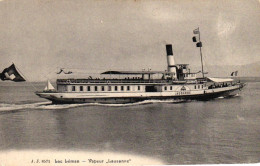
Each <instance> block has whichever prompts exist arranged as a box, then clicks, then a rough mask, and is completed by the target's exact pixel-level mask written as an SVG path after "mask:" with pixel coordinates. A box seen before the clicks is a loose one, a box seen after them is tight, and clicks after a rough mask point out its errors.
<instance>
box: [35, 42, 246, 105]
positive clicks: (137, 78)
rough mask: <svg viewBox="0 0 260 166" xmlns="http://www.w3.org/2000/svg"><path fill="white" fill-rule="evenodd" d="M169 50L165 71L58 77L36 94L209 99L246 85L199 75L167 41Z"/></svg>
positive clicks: (111, 99)
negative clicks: (177, 58) (181, 61)
mask: <svg viewBox="0 0 260 166" xmlns="http://www.w3.org/2000/svg"><path fill="white" fill-rule="evenodd" d="M166 52H167V63H168V70H166V71H150V70H149V71H144V70H143V71H105V72H103V73H101V75H102V76H104V77H103V78H102V79H100V78H91V77H89V78H87V79H57V82H56V83H57V90H55V89H54V88H53V86H52V85H51V84H50V83H48V86H47V87H46V88H45V90H44V91H42V92H36V94H37V95H38V96H40V97H42V98H46V99H48V100H51V101H52V102H53V103H58V104H62V103H118V104H122V103H132V102H138V101H143V100H150V99H160V100H161V99H175V100H180V99H185V100H186V99H187V100H189V99H191V100H209V99H212V98H216V97H220V96H223V97H227V96H233V95H236V94H237V93H238V91H239V90H241V88H243V87H244V83H241V82H240V81H234V80H233V79H231V78H226V79H221V78H212V77H197V74H198V73H191V72H190V69H189V66H188V64H175V60H174V56H173V51H172V45H170V44H169V45H166ZM155 75H156V76H157V77H156V78H154V77H155ZM203 75H204V74H203ZM107 76H109V78H108V77H107ZM111 76H114V77H113V78H111ZM115 76H116V77H115ZM158 76H159V78H158ZM122 77H123V78H122Z"/></svg>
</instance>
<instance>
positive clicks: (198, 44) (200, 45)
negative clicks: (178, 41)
mask: <svg viewBox="0 0 260 166" xmlns="http://www.w3.org/2000/svg"><path fill="white" fill-rule="evenodd" d="M193 33H194V34H198V35H199V42H197V39H196V36H194V37H193V38H192V39H193V42H197V43H196V46H197V47H199V48H200V61H201V72H202V77H203V78H204V69H203V59H202V50H201V47H202V42H201V41H200V29H199V27H198V28H197V29H195V30H193Z"/></svg>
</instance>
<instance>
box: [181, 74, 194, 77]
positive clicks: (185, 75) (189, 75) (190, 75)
mask: <svg viewBox="0 0 260 166" xmlns="http://www.w3.org/2000/svg"><path fill="white" fill-rule="evenodd" d="M184 77H196V74H184Z"/></svg>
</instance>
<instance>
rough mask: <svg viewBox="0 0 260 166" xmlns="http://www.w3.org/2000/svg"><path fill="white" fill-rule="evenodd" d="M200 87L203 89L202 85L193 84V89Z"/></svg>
mask: <svg viewBox="0 0 260 166" xmlns="http://www.w3.org/2000/svg"><path fill="white" fill-rule="evenodd" d="M200 88H201V89H203V85H201V86H200V85H195V86H194V89H200Z"/></svg>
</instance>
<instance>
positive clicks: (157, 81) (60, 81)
mask: <svg viewBox="0 0 260 166" xmlns="http://www.w3.org/2000/svg"><path fill="white" fill-rule="evenodd" d="M195 81H196V82H197V83H201V80H200V81H198V80H193V81H191V80H183V81H174V80H172V79H72V78H71V79H57V84H71V83H72V84H73V83H77V84H82V83H97V84H98V83H129V84H135V83H137V84H189V83H193V84H194V83H195Z"/></svg>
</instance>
